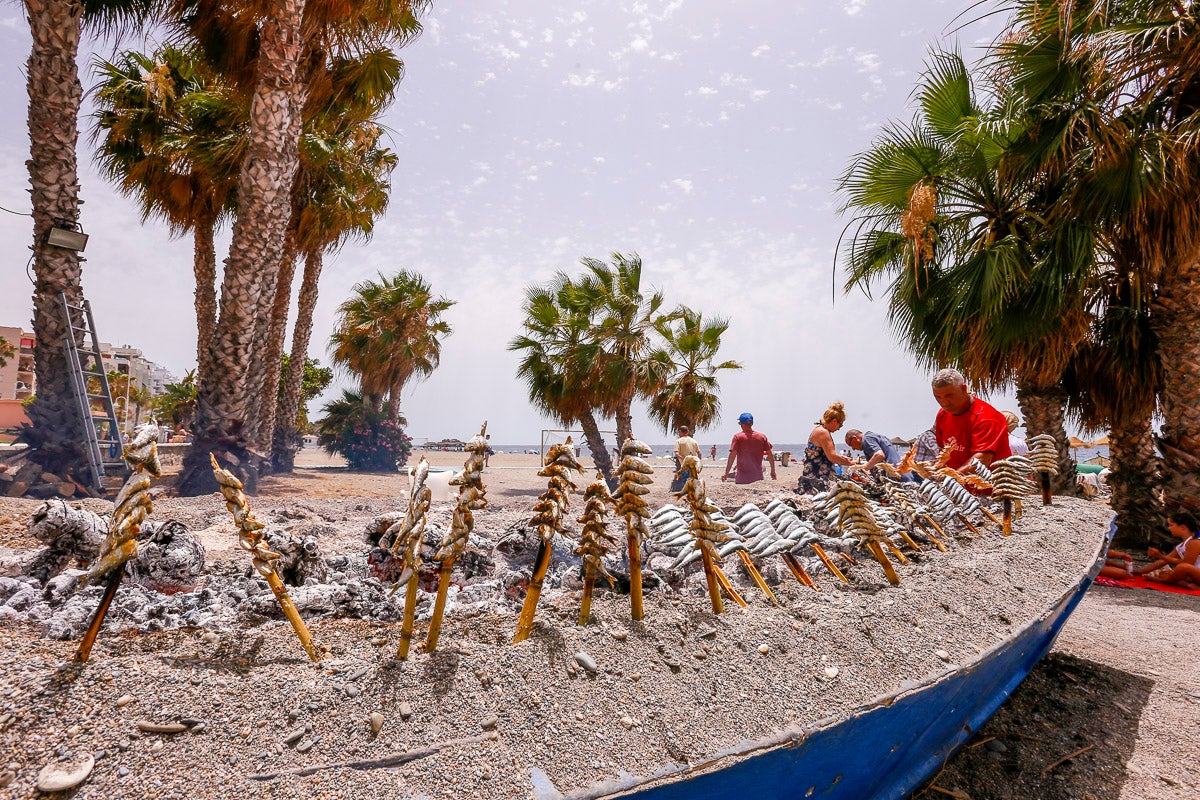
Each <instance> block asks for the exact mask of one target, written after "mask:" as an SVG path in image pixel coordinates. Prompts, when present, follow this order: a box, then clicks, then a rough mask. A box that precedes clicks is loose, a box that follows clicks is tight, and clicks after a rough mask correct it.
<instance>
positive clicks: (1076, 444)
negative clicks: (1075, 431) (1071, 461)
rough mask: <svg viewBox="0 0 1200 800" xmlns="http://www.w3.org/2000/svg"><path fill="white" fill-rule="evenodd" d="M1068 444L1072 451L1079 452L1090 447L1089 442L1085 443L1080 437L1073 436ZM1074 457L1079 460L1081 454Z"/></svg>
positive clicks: (1075, 454) (1068, 440)
mask: <svg viewBox="0 0 1200 800" xmlns="http://www.w3.org/2000/svg"><path fill="white" fill-rule="evenodd" d="M1067 444H1068V445H1070V447H1071V449H1072V450H1074V451H1078V450H1079V448H1081V447H1090V445H1089V444H1088V443H1087V442H1085V441H1083V440H1082V439H1080V438H1079V437H1078V436H1072V437H1071V438H1070V439H1067ZM1073 457H1074V458H1075V459H1076V460H1078V458H1079V453H1078V452H1076V453H1074V456H1073Z"/></svg>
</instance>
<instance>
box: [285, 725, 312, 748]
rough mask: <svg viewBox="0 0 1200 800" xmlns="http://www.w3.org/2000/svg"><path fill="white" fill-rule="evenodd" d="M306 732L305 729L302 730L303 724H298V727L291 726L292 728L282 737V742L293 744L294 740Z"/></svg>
mask: <svg viewBox="0 0 1200 800" xmlns="http://www.w3.org/2000/svg"><path fill="white" fill-rule="evenodd" d="M306 732H307V731H305V730H304V726H303V725H301V726H300V727H298V728H292V729H291V730H290V731H288V732H287V734H286V735H285V736H284V737H283V743H284V744H295V743H296V742H298V741H300V739H302V738H303V737H304V734H305V733H306Z"/></svg>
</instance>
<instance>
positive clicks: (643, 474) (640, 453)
mask: <svg viewBox="0 0 1200 800" xmlns="http://www.w3.org/2000/svg"><path fill="white" fill-rule="evenodd" d="M652 452H653V450H652V449H651V448H650V447H648V446H647V445H646V443H645V442H643V441H641V440H640V439H635V438H634V437H633V436H632V435H630V437H629V438H628V439H626V440H625V441H624V442H622V443H621V462H620V465H619V468H620V475H619V481H620V485H619V486H617V490H616V492H615V493H614V494H613V497H614V498H615V499H616V501H617V513H618V514H620V515H621V516H623V517H625V550H626V554H627V555H628V557H629V616H630V617H631V618H632V619H634V620H641V619H644V618H645V616H646V612H645V609H644V608H643V606H642V553H641V537H642V536H643V535H644V534H645V533H646V523H645V521H644V520H645V519H646V518H647V517H649V516H650V513H649V510H648V509H647V507H646V500H645V497H644V495H646V494H648V492H649V490H648V489H647V488H646V486H645V484H646V483H648V482H649V478H648V476H649V475H652V474H653V473H654V467H652V466H650V463H649V462H648V461H646V460H645V458H644V457H645V456H649V455H650V454H651V453H652Z"/></svg>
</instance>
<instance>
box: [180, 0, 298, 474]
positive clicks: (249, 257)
mask: <svg viewBox="0 0 1200 800" xmlns="http://www.w3.org/2000/svg"><path fill="white" fill-rule="evenodd" d="M303 13H304V0H274V2H272V3H271V4H270V6H269V9H268V14H267V18H266V20H265V21H264V22H263V25H262V34H261V39H260V46H259V56H258V76H259V77H258V85H257V86H256V87H255V90H254V97H253V99H252V100H251V105H250V132H249V144H248V146H247V150H246V158H245V161H244V162H243V163H242V172H241V176H240V178H239V181H238V215H237V219H236V221H235V222H234V225H233V241H232V242H231V244H230V247H229V257H228V258H227V259H226V260H225V278H224V281H223V283H222V285H221V311H220V322H219V323H218V324H217V331H216V335H215V336H214V338H213V346H212V351H213V352H212V359H213V363H214V371H213V373H212V374H209V375H204V376H202V379H201V383H200V385H199V391H198V396H197V400H196V421H195V424H194V427H193V436H194V440H193V444H192V447H191V448H190V450H189V451H188V454H187V456H186V458H185V459H184V464H183V472H182V474H181V475H180V476H179V480H178V482H177V483H176V487H177V489H178V491H179V493H180V494H181V495H185V496H187V495H197V494H209V493H211V492H214V491H216V490H217V483H216V479H215V478H214V477H213V474H212V468H211V466H210V465H209V463H208V458H209V454H210V453H213V454H215V455H217V457H218V458H219V459H221V460H222V461H223V462H224V465H225V466H227V467H228V468H229V469H230V470H231V471H233V472H234V473H235V474H236V475H237V476H238V478H239V479H240V480H241V481H242V483H243V484H244V485H245V487H246V490H247V491H248V492H251V493H253V492H254V491H255V490H256V489H257V483H258V466H257V464H256V463H255V461H254V459H253V457H252V454H251V453H250V452H249V451H248V448H247V445H248V444H249V442H248V441H247V440H246V437H245V435H244V433H243V430H242V420H244V419H245V418H246V415H247V408H246V400H247V393H246V391H245V384H246V378H247V375H246V372H247V369H248V367H249V365H250V344H251V342H252V341H253V337H254V318H253V314H254V313H255V311H256V309H257V308H258V300H259V297H258V295H257V291H258V290H259V281H258V280H257V277H258V273H259V271H260V269H261V267H262V265H264V264H267V265H272V264H273V265H278V264H279V261H280V257H281V256H282V251H283V240H284V232H285V230H286V227H287V223H288V214H289V212H290V211H291V202H290V194H291V188H292V179H293V177H294V175H295V172H296V165H297V137H296V136H295V135H292V134H293V131H294V125H293V114H295V113H296V109H295V107H294V105H295V104H294V103H293V96H294V83H295V80H296V67H297V64H298V62H299V59H300V42H301V37H300V23H301V19H302V17H303Z"/></svg>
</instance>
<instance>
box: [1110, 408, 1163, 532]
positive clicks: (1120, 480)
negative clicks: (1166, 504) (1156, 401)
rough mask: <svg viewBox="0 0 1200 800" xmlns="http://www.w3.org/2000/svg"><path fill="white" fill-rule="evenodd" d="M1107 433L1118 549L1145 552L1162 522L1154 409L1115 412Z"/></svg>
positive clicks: (1159, 529) (1160, 528) (1160, 530)
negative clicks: (1155, 449) (1135, 549)
mask: <svg viewBox="0 0 1200 800" xmlns="http://www.w3.org/2000/svg"><path fill="white" fill-rule="evenodd" d="M1119 410H1120V411H1121V412H1126V413H1118V414H1114V415H1113V420H1112V430H1110V431H1109V434H1108V451H1109V454H1110V456H1111V458H1112V462H1111V469H1112V472H1111V473H1110V474H1109V476H1108V484H1109V486H1111V487H1112V490H1113V495H1112V507H1113V511H1115V512H1116V513H1117V535H1116V538H1115V539H1114V540H1113V543H1114V544H1116V545H1118V546H1121V547H1133V548H1139V549H1145V548H1146V547H1149V546H1150V545H1153V544H1159V543H1160V542H1159V540H1160V539H1161V538H1162V535H1163V531H1165V530H1166V519H1165V517H1164V509H1163V504H1162V501H1161V500H1160V499H1159V496H1158V490H1159V486H1160V483H1161V474H1160V470H1159V461H1158V456H1157V454H1155V452H1154V431H1153V428H1152V427H1151V421H1152V418H1153V415H1154V406H1153V405H1149V406H1147V407H1145V408H1136V409H1119Z"/></svg>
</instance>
